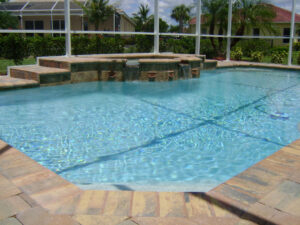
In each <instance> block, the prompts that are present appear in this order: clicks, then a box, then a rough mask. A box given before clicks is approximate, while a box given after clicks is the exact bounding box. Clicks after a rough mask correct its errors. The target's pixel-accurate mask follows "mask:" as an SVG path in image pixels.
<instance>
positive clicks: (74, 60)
mask: <svg viewBox="0 0 300 225" xmlns="http://www.w3.org/2000/svg"><path fill="white" fill-rule="evenodd" d="M40 59H42V60H47V61H53V62H65V63H87V62H117V63H122V62H126V61H127V60H126V59H111V58H99V57H95V56H94V57H81V56H80V57H77V56H71V57H67V56H58V57H41V58H40Z"/></svg>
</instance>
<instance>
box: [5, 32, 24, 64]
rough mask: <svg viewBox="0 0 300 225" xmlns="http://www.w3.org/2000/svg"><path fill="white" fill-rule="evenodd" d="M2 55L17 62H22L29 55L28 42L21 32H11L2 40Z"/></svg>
mask: <svg viewBox="0 0 300 225" xmlns="http://www.w3.org/2000/svg"><path fill="white" fill-rule="evenodd" d="M1 51H2V54H1V55H2V56H3V57H4V58H6V59H12V60H13V61H14V63H15V64H17V65H18V64H21V63H22V61H23V59H24V58H25V57H28V56H29V51H28V43H27V41H26V40H25V39H24V38H23V36H22V35H21V34H9V35H7V36H4V37H3V40H2V50H1Z"/></svg>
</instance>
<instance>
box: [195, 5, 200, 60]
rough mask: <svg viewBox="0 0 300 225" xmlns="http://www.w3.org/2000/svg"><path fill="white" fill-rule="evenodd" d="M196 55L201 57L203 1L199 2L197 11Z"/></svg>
mask: <svg viewBox="0 0 300 225" xmlns="http://www.w3.org/2000/svg"><path fill="white" fill-rule="evenodd" d="M196 19H197V20H196V35H197V37H196V49H195V50H196V51H195V54H196V55H200V40H201V36H200V35H201V0H198V1H197V9H196Z"/></svg>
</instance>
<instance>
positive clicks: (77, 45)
mask: <svg viewBox="0 0 300 225" xmlns="http://www.w3.org/2000/svg"><path fill="white" fill-rule="evenodd" d="M89 45H90V40H89V37H88V36H84V35H80V36H72V53H73V54H74V55H83V54H88V53H89Z"/></svg>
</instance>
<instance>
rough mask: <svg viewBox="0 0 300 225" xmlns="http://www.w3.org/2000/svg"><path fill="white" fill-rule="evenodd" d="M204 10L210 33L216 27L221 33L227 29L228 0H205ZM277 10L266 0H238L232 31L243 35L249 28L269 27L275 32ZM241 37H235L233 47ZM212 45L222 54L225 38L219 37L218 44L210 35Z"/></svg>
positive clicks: (212, 32) (237, 34) (233, 8)
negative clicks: (274, 22)
mask: <svg viewBox="0 0 300 225" xmlns="http://www.w3.org/2000/svg"><path fill="white" fill-rule="evenodd" d="M203 12H204V14H205V15H206V18H207V23H206V25H208V26H209V34H214V33H215V29H216V27H217V28H218V30H217V33H218V34H219V35H222V34H224V33H225V32H226V31H227V20H228V19H227V18H228V0H203ZM275 16H276V15H275V12H274V10H273V8H272V6H271V5H268V4H266V3H264V0H236V1H235V2H234V3H233V6H232V27H233V29H232V33H233V34H235V35H236V36H243V35H244V34H245V32H246V31H247V29H250V28H253V27H258V28H262V29H267V30H268V31H269V32H271V33H274V32H275V30H274V28H273V26H272V23H271V22H272V19H273V18H274V17H275ZM240 40H241V39H240V38H233V39H232V42H231V47H234V46H235V45H236V44H237V43H238V42H239V41H240ZM210 41H211V44H212V47H213V48H214V50H215V52H216V53H217V54H218V55H219V56H221V55H222V54H223V53H222V51H223V38H221V37H220V38H218V45H217V43H216V42H215V38H213V37H210Z"/></svg>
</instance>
